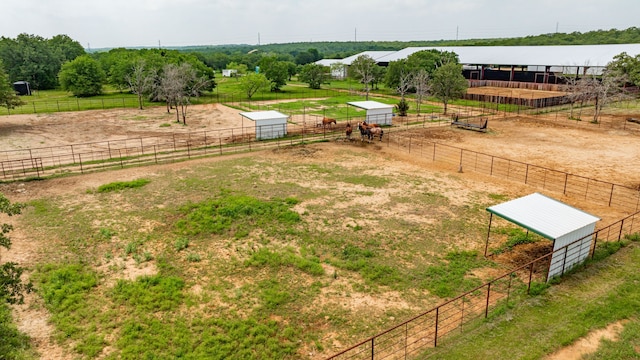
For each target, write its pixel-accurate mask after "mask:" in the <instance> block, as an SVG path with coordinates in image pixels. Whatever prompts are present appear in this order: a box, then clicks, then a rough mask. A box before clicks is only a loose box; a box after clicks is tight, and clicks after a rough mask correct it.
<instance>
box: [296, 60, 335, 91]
mask: <svg viewBox="0 0 640 360" xmlns="http://www.w3.org/2000/svg"><path fill="white" fill-rule="evenodd" d="M327 72H328V68H327V67H326V66H322V65H320V64H307V65H304V66H302V70H301V71H300V81H302V82H305V83H307V84H309V87H310V88H312V89H320V85H322V83H323V82H324V81H325V79H326V78H327Z"/></svg>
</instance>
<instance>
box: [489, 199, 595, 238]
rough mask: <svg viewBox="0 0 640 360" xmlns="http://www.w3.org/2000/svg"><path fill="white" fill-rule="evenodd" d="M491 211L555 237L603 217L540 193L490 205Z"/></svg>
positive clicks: (546, 235) (549, 236)
mask: <svg viewBox="0 0 640 360" xmlns="http://www.w3.org/2000/svg"><path fill="white" fill-rule="evenodd" d="M487 211H489V212H490V213H493V214H496V215H498V216H500V217H501V218H504V219H506V220H509V221H511V222H513V223H515V224H518V225H520V226H522V227H524V228H526V229H529V230H531V231H533V232H535V233H536V234H539V235H542V236H544V237H546V238H548V239H552V240H554V239H557V238H559V237H561V236H563V235H566V234H569V233H571V232H573V231H575V230H578V229H581V228H583V227H585V226H587V225H590V224H594V223H596V222H597V221H598V220H600V218H599V217H596V216H593V215H591V214H589V213H586V212H584V211H582V210H578V209H576V208H574V207H572V206H569V205H567V204H564V203H562V202H560V201H558V200H555V199H552V198H550V197H547V196H544V195H542V194H540V193H533V194H531V195H527V196H524V197H521V198H518V199H514V200H511V201H507V202H505V203H502V204H498V205H494V206H491V207H488V208H487Z"/></svg>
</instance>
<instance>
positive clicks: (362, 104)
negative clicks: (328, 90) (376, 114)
mask: <svg viewBox="0 0 640 360" xmlns="http://www.w3.org/2000/svg"><path fill="white" fill-rule="evenodd" d="M347 104H349V105H353V106H355V107H359V108H361V109H365V110H374V109H387V108H393V105H389V104H384V103H381V102H377V101H372V100H368V101H350V102H348V103H347Z"/></svg>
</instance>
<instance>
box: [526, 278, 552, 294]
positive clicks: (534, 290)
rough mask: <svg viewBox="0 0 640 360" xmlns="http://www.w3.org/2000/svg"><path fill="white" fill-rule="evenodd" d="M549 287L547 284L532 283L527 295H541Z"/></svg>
mask: <svg viewBox="0 0 640 360" xmlns="http://www.w3.org/2000/svg"><path fill="white" fill-rule="evenodd" d="M549 287H551V284H549V283H546V282H537V281H532V282H531V286H530V287H529V295H531V296H538V295H541V294H542V293H544V291H545V290H547V289H548V288H549Z"/></svg>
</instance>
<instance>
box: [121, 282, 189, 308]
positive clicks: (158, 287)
mask: <svg viewBox="0 0 640 360" xmlns="http://www.w3.org/2000/svg"><path fill="white" fill-rule="evenodd" d="M183 287H184V281H183V280H182V279H180V278H177V277H174V276H162V275H153V276H142V277H139V278H138V279H136V280H135V281H130V280H119V281H118V283H117V284H116V285H115V287H114V288H113V291H112V294H111V296H112V298H113V300H114V301H115V302H117V303H120V304H125V305H129V306H133V307H135V308H137V309H139V310H142V311H150V312H155V311H169V310H173V309H175V308H176V307H177V306H178V305H180V304H181V303H182V299H183V294H182V288H183Z"/></svg>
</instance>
